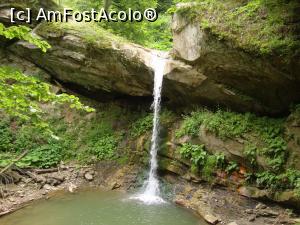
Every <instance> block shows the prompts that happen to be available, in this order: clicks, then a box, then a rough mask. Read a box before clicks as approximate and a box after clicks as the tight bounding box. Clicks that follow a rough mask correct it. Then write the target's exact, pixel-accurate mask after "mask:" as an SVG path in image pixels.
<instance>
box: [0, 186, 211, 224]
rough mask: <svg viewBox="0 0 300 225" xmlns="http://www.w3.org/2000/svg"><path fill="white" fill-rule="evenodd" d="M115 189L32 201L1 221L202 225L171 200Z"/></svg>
mask: <svg viewBox="0 0 300 225" xmlns="http://www.w3.org/2000/svg"><path fill="white" fill-rule="evenodd" d="M128 197H129V196H127V195H125V194H122V193H117V192H98V191H88V192H87V191H85V192H80V193H76V194H63V195H61V196H56V197H54V198H52V199H50V200H43V201H39V202H37V203H34V204H32V205H30V206H28V207H26V208H24V209H21V210H19V211H17V212H15V213H13V214H10V215H8V216H5V217H3V218H0V224H1V225H205V223H204V222H202V221H200V219H199V218H198V217H196V216H195V215H193V214H192V213H191V212H190V211H187V210H185V209H182V208H180V207H177V206H175V205H172V204H162V205H144V204H142V203H140V202H137V201H134V200H128Z"/></svg>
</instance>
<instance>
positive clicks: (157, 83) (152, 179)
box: [135, 55, 166, 204]
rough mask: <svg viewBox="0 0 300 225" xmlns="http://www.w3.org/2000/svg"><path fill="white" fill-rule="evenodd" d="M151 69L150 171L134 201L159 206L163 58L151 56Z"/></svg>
mask: <svg viewBox="0 0 300 225" xmlns="http://www.w3.org/2000/svg"><path fill="white" fill-rule="evenodd" d="M152 57H153V58H152V63H151V64H152V67H153V69H154V73H155V74H154V88H153V96H154V100H153V104H152V107H153V113H154V116H153V130H152V137H151V149H150V155H151V159H150V170H149V174H148V179H147V180H146V181H145V183H144V192H143V193H142V194H140V195H138V196H137V197H135V199H138V200H141V201H143V202H144V203H146V204H159V203H163V202H164V200H163V199H162V198H161V197H160V191H159V180H158V178H157V174H156V172H157V166H158V163H157V151H158V148H159V144H158V138H159V116H160V108H161V106H160V102H161V90H162V83H163V75H164V69H165V64H166V59H165V58H160V57H158V56H157V55H153V56H152Z"/></svg>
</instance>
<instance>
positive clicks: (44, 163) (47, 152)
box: [17, 140, 63, 168]
mask: <svg viewBox="0 0 300 225" xmlns="http://www.w3.org/2000/svg"><path fill="white" fill-rule="evenodd" d="M62 159H63V147H62V145H61V144H60V143H59V142H57V141H54V140H53V141H51V142H49V143H46V144H44V145H41V146H38V147H36V148H35V149H32V151H31V152H30V153H29V154H27V155H26V156H25V157H24V158H23V159H21V160H20V161H19V162H18V163H17V166H19V167H39V168H50V167H53V166H56V165H58V164H59V163H60V161H61V160H62Z"/></svg>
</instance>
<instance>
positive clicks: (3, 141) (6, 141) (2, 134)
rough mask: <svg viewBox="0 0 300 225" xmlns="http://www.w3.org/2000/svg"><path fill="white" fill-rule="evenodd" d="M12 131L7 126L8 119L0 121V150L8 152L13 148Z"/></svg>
mask: <svg viewBox="0 0 300 225" xmlns="http://www.w3.org/2000/svg"><path fill="white" fill-rule="evenodd" d="M12 143H13V132H12V131H11V129H10V127H9V121H6V120H2V121H0V152H9V151H11V150H12V149H13V147H14V146H13V144H12Z"/></svg>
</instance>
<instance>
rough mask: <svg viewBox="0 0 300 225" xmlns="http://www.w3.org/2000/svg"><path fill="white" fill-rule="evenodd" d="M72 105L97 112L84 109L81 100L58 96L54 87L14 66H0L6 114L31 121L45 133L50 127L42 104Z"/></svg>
mask: <svg viewBox="0 0 300 225" xmlns="http://www.w3.org/2000/svg"><path fill="white" fill-rule="evenodd" d="M45 103H52V104H69V106H70V107H71V108H75V109H78V110H84V111H87V112H92V111H94V109H92V108H90V107H87V106H84V105H83V104H82V103H81V102H80V101H79V98H78V97H75V96H73V95H67V94H59V95H56V94H54V93H52V92H51V91H50V85H49V84H46V83H44V82H41V81H39V80H38V79H36V78H34V77H32V76H27V75H25V74H23V73H22V72H20V71H18V70H15V69H13V68H10V67H0V109H1V112H2V113H5V114H6V115H8V116H10V117H11V118H16V119H19V120H20V121H25V122H31V123H32V124H34V125H35V126H36V127H38V128H40V129H41V130H46V129H48V128H49V125H48V124H47V123H45V122H44V121H43V119H42V116H43V115H44V114H45V112H44V111H43V110H42V108H41V104H45Z"/></svg>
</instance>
